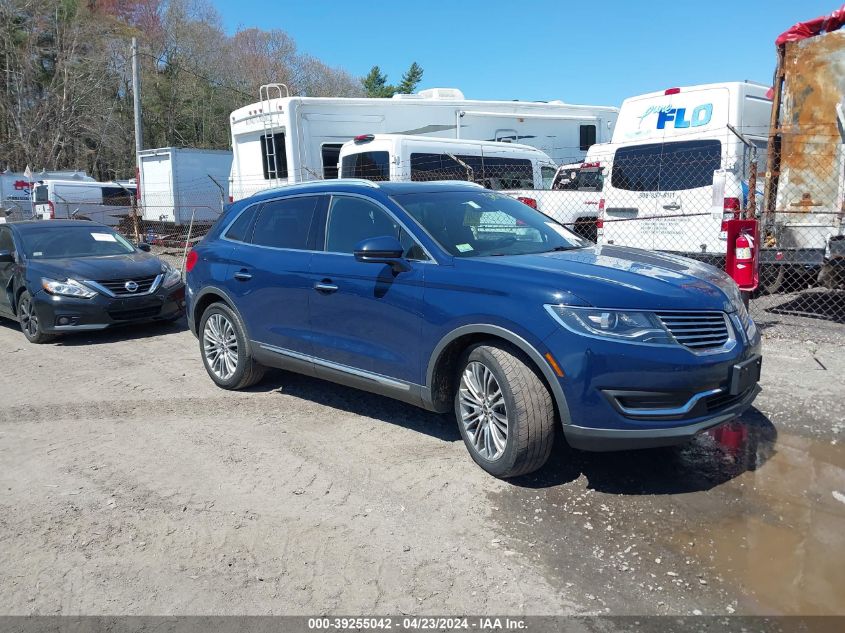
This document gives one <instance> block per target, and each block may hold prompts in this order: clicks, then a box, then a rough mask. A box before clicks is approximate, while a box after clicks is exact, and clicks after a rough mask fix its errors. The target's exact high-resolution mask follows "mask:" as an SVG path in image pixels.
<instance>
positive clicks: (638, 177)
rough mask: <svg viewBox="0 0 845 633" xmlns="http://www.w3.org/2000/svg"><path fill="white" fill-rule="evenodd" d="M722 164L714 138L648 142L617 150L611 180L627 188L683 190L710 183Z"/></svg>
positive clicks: (718, 144)
mask: <svg viewBox="0 0 845 633" xmlns="http://www.w3.org/2000/svg"><path fill="white" fill-rule="evenodd" d="M721 166H722V143H721V142H720V141H715V140H701V141H679V142H673V143H649V144H645V145H633V146H630V147H622V148H619V149H618V150H616V155H615V158H614V161H613V166H612V168H611V176H610V184H611V185H612V186H613V187H615V188H616V189H623V190H626V191H682V190H684V189H697V188H699V187H709V186H711V185H712V184H713V172H714V171H716V170H717V169H720V168H721Z"/></svg>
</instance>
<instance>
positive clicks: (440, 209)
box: [393, 190, 591, 257]
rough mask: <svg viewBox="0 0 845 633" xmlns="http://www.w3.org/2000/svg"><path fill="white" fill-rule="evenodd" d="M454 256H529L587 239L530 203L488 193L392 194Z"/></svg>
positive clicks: (583, 244)
mask: <svg viewBox="0 0 845 633" xmlns="http://www.w3.org/2000/svg"><path fill="white" fill-rule="evenodd" d="M393 199H394V200H395V201H396V203H397V204H399V205H400V206H401V207H402V208H404V209H405V211H407V212H408V213H409V214H410V215H411V216H412V217H413V218H414V219H415V220H416V221H417V222H418V223H419V224H420V226H422V227H423V228H424V229H425V230H426V231H427V232H428V233H429V235H431V237H432V238H433V239H434V240H435V241H436V242H437V243H438V244H439V245H440V246H441V247H442V248H443V250H445V251H446V252H448V253H449V254H451V255H453V256H455V257H483V256H485V255H527V254H530V253H545V252H549V251H556V250H560V251H562V250H571V249H574V248H584V247H587V246H590V245H591V243H590V242H588V241H586V240H584V239H581V238H580V237H578V236H577V235H575V234H574V233H571V232H570V231H568V230H567V229H566V228H564V227H563V226H561V225H560V224H558V223H557V222H555V221H554V220H552V219H551V218H549V217H548V216H545V215H543V214H542V213H539V212H538V211H535V210H534V209H532V208H531V207H529V206H527V205H525V204H523V203H521V202H519V201H517V200H515V199H514V198H511V197H510V196H505V195H502V194H498V193H494V192H491V191H482V190H478V191H442V192H434V193H412V194H401V195H397V196H394V197H393Z"/></svg>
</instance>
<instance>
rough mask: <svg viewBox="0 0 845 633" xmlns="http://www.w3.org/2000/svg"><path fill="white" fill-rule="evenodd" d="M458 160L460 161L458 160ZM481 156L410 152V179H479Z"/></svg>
mask: <svg viewBox="0 0 845 633" xmlns="http://www.w3.org/2000/svg"><path fill="white" fill-rule="evenodd" d="M458 161H460V162H458ZM482 167H483V165H482V163H481V156H464V155H460V156H459V155H454V158H453V157H452V156H449V155H448V154H425V153H421V152H414V153H412V154H411V180H414V181H419V182H426V181H430V180H474V181H476V182H477V181H480V179H481V177H482V175H481V172H482Z"/></svg>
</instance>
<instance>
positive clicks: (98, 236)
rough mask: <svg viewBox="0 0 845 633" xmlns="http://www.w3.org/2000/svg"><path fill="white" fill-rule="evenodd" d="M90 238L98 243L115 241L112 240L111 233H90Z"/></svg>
mask: <svg viewBox="0 0 845 633" xmlns="http://www.w3.org/2000/svg"><path fill="white" fill-rule="evenodd" d="M91 237H93V238H94V239H95V240H97V241H98V242H116V241H117V240H116V239H114V235H112V234H111V233H91Z"/></svg>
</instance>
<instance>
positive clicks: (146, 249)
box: [135, 242, 150, 253]
mask: <svg viewBox="0 0 845 633" xmlns="http://www.w3.org/2000/svg"><path fill="white" fill-rule="evenodd" d="M135 246H136V247H137V248H138V250H139V251H144V252H145V253H149V252H150V245H149V244H147V243H146V242H138V243H137V244H135Z"/></svg>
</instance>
